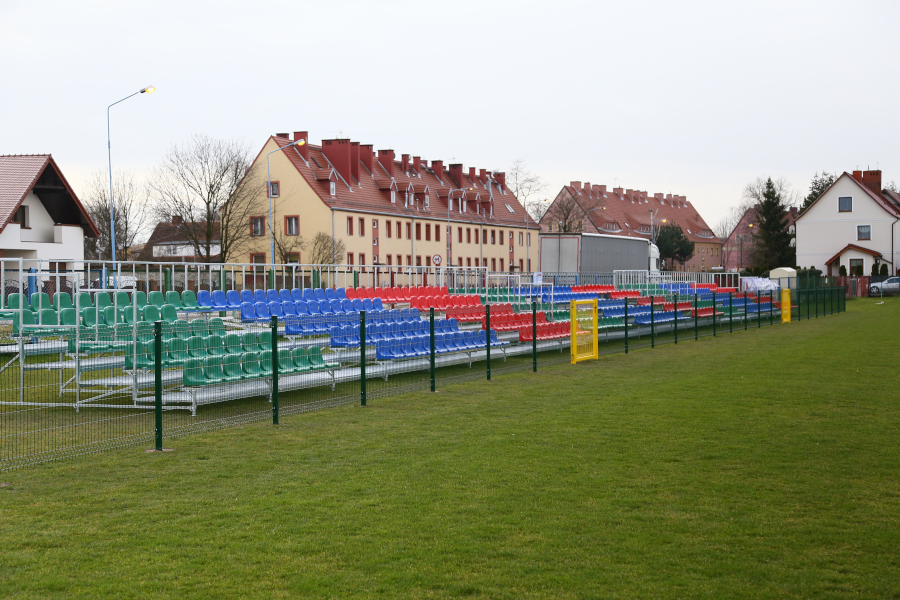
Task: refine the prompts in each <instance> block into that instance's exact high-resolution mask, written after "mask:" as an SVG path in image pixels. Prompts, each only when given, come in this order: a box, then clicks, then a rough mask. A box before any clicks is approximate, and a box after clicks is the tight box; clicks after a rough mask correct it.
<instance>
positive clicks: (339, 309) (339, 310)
mask: <svg viewBox="0 0 900 600" xmlns="http://www.w3.org/2000/svg"><path fill="white" fill-rule="evenodd" d="M328 303H329V304H330V305H331V312H333V313H334V314H336V315H343V314H346V312H345V311H344V308H343V306H341V301H340V300H338V299H337V298H335V299H334V300H330V301H329V302H328Z"/></svg>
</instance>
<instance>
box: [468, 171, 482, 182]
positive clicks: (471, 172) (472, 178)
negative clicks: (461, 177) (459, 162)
mask: <svg viewBox="0 0 900 600" xmlns="http://www.w3.org/2000/svg"><path fill="white" fill-rule="evenodd" d="M481 172H482V173H484V169H482V170H481ZM475 177H476V175H475V167H469V181H471V182H472V183H475Z"/></svg>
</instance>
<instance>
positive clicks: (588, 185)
mask: <svg viewBox="0 0 900 600" xmlns="http://www.w3.org/2000/svg"><path fill="white" fill-rule="evenodd" d="M581 189H582V190H584V191H585V192H587V195H588V196H590V195H591V182H589V181H585V182H584V185H583V186H581Z"/></svg>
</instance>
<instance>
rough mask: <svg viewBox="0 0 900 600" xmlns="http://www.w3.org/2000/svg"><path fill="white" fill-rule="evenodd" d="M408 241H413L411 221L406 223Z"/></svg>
mask: <svg viewBox="0 0 900 600" xmlns="http://www.w3.org/2000/svg"><path fill="white" fill-rule="evenodd" d="M406 239H408V240H411V239H412V223H410V222H409V221H407V222H406Z"/></svg>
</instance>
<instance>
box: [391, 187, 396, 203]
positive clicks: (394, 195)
mask: <svg viewBox="0 0 900 600" xmlns="http://www.w3.org/2000/svg"><path fill="white" fill-rule="evenodd" d="M391 202H392V203H394V204H396V203H397V192H396V191H395V190H391Z"/></svg>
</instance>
